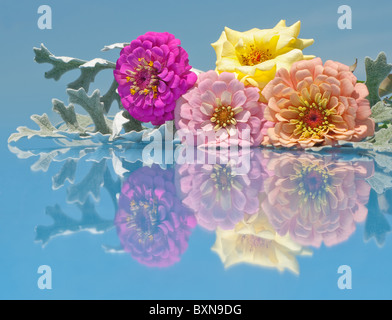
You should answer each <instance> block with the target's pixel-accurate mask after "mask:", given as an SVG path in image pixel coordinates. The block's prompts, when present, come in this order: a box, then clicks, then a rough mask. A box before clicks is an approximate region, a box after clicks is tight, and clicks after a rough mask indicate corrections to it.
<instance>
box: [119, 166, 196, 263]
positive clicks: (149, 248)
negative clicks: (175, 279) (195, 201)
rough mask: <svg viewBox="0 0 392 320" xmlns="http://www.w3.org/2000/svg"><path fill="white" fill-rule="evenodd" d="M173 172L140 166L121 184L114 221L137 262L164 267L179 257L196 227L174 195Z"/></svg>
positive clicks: (126, 246) (122, 240) (192, 217)
mask: <svg viewBox="0 0 392 320" xmlns="http://www.w3.org/2000/svg"><path fill="white" fill-rule="evenodd" d="M173 182H174V172H173V170H163V169H161V168H160V167H159V166H158V165H153V166H152V167H151V168H150V167H142V168H140V169H138V170H136V171H134V172H132V173H131V175H130V176H129V178H128V179H127V180H126V181H125V182H124V184H123V186H122V190H121V194H120V199H119V205H118V207H119V208H118V211H117V214H116V218H115V225H116V226H117V233H118V236H119V238H120V241H121V245H122V247H123V248H124V250H125V251H126V252H129V253H130V254H131V255H132V257H133V258H134V259H136V260H137V261H138V262H140V263H142V264H145V265H147V266H151V267H167V266H170V265H172V264H174V263H176V262H178V261H179V260H180V258H181V255H182V254H183V253H184V252H185V250H186V249H187V248H188V239H189V236H190V234H191V232H192V229H193V228H194V227H195V226H196V219H195V216H194V214H193V213H192V212H191V210H189V209H188V208H187V207H186V206H184V205H183V204H182V203H181V201H180V199H179V198H178V197H177V195H176V188H175V186H174V183H173Z"/></svg>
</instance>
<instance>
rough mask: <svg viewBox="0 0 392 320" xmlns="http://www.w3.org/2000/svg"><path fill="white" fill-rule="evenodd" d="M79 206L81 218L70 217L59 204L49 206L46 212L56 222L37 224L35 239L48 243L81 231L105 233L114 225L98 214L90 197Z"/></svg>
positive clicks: (44, 243) (43, 243)
mask: <svg viewBox="0 0 392 320" xmlns="http://www.w3.org/2000/svg"><path fill="white" fill-rule="evenodd" d="M78 208H79V209H80V210H81V212H82V218H81V219H80V220H76V219H72V218H70V217H68V216H67V215H66V214H65V213H64V212H63V211H62V210H61V208H60V207H59V205H57V204H56V205H55V206H54V207H47V208H46V214H48V215H49V216H50V217H52V219H53V220H54V223H53V224H52V225H51V226H37V227H36V237H35V240H36V241H41V242H42V245H46V244H47V243H48V242H49V240H51V239H52V238H53V237H55V236H60V235H69V234H72V233H75V232H79V231H88V232H91V233H103V232H106V231H107V230H109V229H111V228H112V227H113V221H112V220H103V219H102V218H101V217H100V216H99V215H98V213H97V212H96V210H95V207H94V204H93V203H92V202H91V200H89V199H88V200H87V201H86V202H85V203H84V204H83V205H78Z"/></svg>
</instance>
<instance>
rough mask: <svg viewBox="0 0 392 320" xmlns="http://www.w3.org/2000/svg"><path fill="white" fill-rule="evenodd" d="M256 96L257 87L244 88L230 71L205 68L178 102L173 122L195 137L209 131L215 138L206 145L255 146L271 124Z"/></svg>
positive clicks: (178, 127) (261, 139)
mask: <svg viewBox="0 0 392 320" xmlns="http://www.w3.org/2000/svg"><path fill="white" fill-rule="evenodd" d="M259 98H260V95H259V89H258V88H256V87H244V84H243V83H241V82H240V81H238V80H237V79H236V78H235V75H234V74H233V73H229V72H223V73H221V74H220V75H218V74H217V73H216V72H215V71H208V72H206V73H202V74H200V75H199V77H198V80H197V83H196V86H195V87H194V88H192V89H191V90H189V91H188V92H187V93H186V94H185V95H183V96H182V97H181V98H180V99H179V100H178V101H177V106H176V111H175V124H176V127H177V129H183V130H184V131H188V130H189V131H190V132H191V133H192V134H193V135H194V136H197V133H198V132H197V131H199V134H200V132H202V133H212V134H213V136H215V140H214V141H209V142H208V143H209V144H216V145H225V144H239V145H240V146H243V145H248V146H249V145H251V146H258V145H260V143H261V142H262V141H263V138H264V136H265V135H266V130H267V128H268V127H269V126H271V125H269V126H268V124H267V121H266V120H265V119H264V116H263V112H264V108H265V105H264V104H261V103H260V102H258V100H259ZM185 133H186V132H185Z"/></svg>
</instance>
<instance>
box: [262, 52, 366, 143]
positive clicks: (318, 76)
mask: <svg viewBox="0 0 392 320" xmlns="http://www.w3.org/2000/svg"><path fill="white" fill-rule="evenodd" d="M262 94H263V95H264V96H265V98H266V99H267V100H268V107H267V108H266V110H265V113H264V116H265V118H266V119H267V120H270V121H273V122H275V123H276V125H275V127H274V128H270V129H269V130H268V136H269V138H270V142H271V143H272V144H273V145H275V146H286V147H291V146H300V147H303V148H305V147H312V146H314V145H335V144H336V142H337V141H339V140H351V141H360V140H362V139H364V138H365V137H367V136H370V135H373V134H374V121H373V120H372V119H370V118H369V116H370V114H371V111H370V105H369V101H368V100H366V99H365V98H366V96H367V95H368V90H367V88H366V85H365V84H363V83H357V78H356V77H355V76H354V75H353V74H352V72H350V70H349V67H348V66H346V65H344V64H341V63H339V62H334V61H327V62H326V63H325V64H324V65H323V63H322V61H321V59H320V58H316V59H313V60H310V61H300V62H296V63H294V64H293V65H292V67H291V69H290V71H287V70H286V69H280V70H279V71H278V72H277V73H276V77H275V79H274V80H272V81H271V82H270V83H269V84H268V85H267V86H266V87H265V88H264V90H263V91H262Z"/></svg>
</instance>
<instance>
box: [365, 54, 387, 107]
mask: <svg viewBox="0 0 392 320" xmlns="http://www.w3.org/2000/svg"><path fill="white" fill-rule="evenodd" d="M365 69H366V82H365V84H366V86H367V88H368V90H369V96H368V100H369V101H370V105H371V106H373V105H375V104H376V103H377V102H378V101H380V100H381V99H380V96H379V88H380V85H381V83H382V82H383V81H384V79H385V78H386V77H387V76H388V75H389V73H390V72H391V70H392V65H391V64H388V63H387V57H386V55H385V53H384V52H381V53H379V55H378V56H377V58H376V60H372V59H371V58H369V57H366V58H365Z"/></svg>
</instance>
